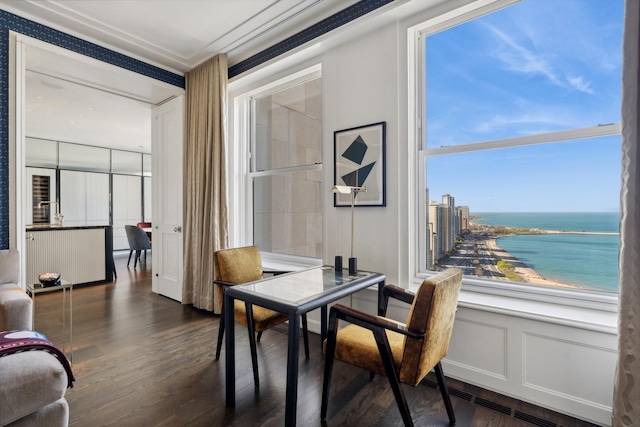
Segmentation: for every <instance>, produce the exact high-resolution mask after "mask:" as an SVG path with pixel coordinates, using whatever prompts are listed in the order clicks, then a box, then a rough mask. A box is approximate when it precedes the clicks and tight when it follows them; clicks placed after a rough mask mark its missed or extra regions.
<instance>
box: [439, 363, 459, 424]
mask: <svg viewBox="0 0 640 427" xmlns="http://www.w3.org/2000/svg"><path fill="white" fill-rule="evenodd" d="M434 370H435V371H436V378H437V379H438V386H439V387H440V393H441V394H442V400H444V406H445V408H447V415H448V416H449V425H450V426H454V425H456V416H455V414H454V413H453V406H452V405H451V398H449V390H448V389H447V386H446V385H445V383H444V373H443V372H442V365H441V364H440V362H438V364H437V365H436V366H435V367H434Z"/></svg>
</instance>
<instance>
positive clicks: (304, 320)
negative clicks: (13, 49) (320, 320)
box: [302, 313, 309, 360]
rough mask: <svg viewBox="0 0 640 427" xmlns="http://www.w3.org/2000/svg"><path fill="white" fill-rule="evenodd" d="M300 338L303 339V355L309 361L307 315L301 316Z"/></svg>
mask: <svg viewBox="0 0 640 427" xmlns="http://www.w3.org/2000/svg"><path fill="white" fill-rule="evenodd" d="M302 338H303V339H304V355H305V357H306V358H307V360H308V359H309V330H308V329H307V313H305V314H303V315H302Z"/></svg>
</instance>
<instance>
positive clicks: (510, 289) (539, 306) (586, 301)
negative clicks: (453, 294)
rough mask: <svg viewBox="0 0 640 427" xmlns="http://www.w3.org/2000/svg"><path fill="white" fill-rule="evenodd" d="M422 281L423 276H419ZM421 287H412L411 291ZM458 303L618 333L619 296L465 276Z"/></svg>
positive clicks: (560, 323) (523, 316)
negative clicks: (498, 281) (496, 281)
mask: <svg viewBox="0 0 640 427" xmlns="http://www.w3.org/2000/svg"><path fill="white" fill-rule="evenodd" d="M420 280H422V279H420ZM418 286H419V283H418V284H415V285H413V286H411V289H412V290H415V289H417V288H418ZM459 306H460V307H464V308H469V309H473V310H481V311H485V312H489V313H496V314H502V315H507V316H513V317H519V318H523V319H530V320H536V321H540V322H547V323H551V324H556V325H563V326H568V327H572V328H578V329H585V330H590V331H596V332H601V333H606V334H611V335H617V333H618V332H617V324H618V295H616V294H609V293H604V292H596V291H588V290H584V291H582V290H581V291H576V290H572V289H563V288H547V287H541V286H531V285H522V284H513V285H509V284H502V283H495V282H494V281H488V280H480V279H474V278H466V277H465V278H464V279H463V282H462V290H461V292H460V298H459Z"/></svg>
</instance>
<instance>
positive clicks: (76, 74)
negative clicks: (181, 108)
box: [10, 33, 184, 277]
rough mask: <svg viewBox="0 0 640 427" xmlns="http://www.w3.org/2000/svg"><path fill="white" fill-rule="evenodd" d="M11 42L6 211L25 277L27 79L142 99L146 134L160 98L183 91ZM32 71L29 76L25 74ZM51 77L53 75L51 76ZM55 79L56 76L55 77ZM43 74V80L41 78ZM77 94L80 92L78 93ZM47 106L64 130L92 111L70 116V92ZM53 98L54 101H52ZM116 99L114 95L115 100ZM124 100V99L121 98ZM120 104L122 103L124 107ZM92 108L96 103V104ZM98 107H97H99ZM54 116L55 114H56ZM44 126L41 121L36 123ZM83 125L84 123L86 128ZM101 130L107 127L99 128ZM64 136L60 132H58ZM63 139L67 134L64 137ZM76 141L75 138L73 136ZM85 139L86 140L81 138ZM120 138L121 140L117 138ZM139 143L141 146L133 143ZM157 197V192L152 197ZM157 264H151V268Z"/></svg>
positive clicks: (44, 47) (44, 46)
mask: <svg viewBox="0 0 640 427" xmlns="http://www.w3.org/2000/svg"><path fill="white" fill-rule="evenodd" d="M10 42H11V46H12V47H13V49H14V52H15V55H14V56H13V57H12V58H11V62H12V63H11V70H12V71H14V72H12V73H11V75H12V77H14V82H13V83H14V84H12V85H11V87H12V88H15V92H14V99H13V101H14V102H11V103H10V104H11V106H12V107H13V111H12V112H13V116H14V118H15V121H14V122H13V124H14V126H13V127H12V128H13V132H14V136H15V137H14V138H12V140H13V141H16V143H15V145H13V146H12V147H11V148H10V164H11V168H10V170H11V172H10V175H11V176H10V187H11V202H12V204H11V206H12V209H11V213H10V241H11V246H12V247H16V248H17V249H18V250H20V253H21V257H22V260H21V271H22V277H25V265H26V254H25V238H26V232H25V225H26V217H27V215H26V214H27V209H28V203H27V191H26V190H27V182H26V181H27V179H26V173H25V151H26V149H25V139H26V137H27V127H26V123H27V120H28V116H29V114H30V112H29V111H27V110H26V94H27V88H28V85H29V84H34V83H36V81H38V82H37V84H42V85H43V87H44V88H45V89H47V90H53V91H55V90H56V89H57V88H56V86H57V84H56V82H62V83H64V84H65V85H70V84H72V85H73V87H74V88H75V89H76V90H77V91H78V92H82V91H83V90H86V89H91V90H92V91H94V92H96V93H103V94H104V95H105V97H106V96H107V95H108V97H109V98H111V99H112V100H117V99H120V100H121V102H123V103H125V102H126V103H128V104H132V103H133V104H137V105H145V106H146V108H147V110H148V115H147V116H146V119H147V120H145V122H146V123H147V126H148V127H149V128H148V129H147V132H148V134H151V133H152V132H151V129H150V127H151V126H152V123H153V120H152V118H151V117H152V111H153V109H154V107H155V106H157V105H160V104H163V103H164V102H166V101H168V100H171V99H173V98H175V97H179V96H181V95H183V94H184V90H183V89H182V88H180V87H177V86H174V85H171V84H168V83H164V82H161V81H158V80H155V79H153V78H150V77H146V76H143V75H141V74H138V73H135V72H133V71H129V70H126V69H123V68H120V67H116V66H114V65H110V64H106V63H103V62H101V61H98V60H95V59H93V58H89V57H86V56H84V55H80V54H77V53H75V52H71V51H69V50H66V49H63V48H60V47H57V46H53V45H50V44H48V43H45V42H42V41H40V40H36V39H33V38H31V37H27V36H24V35H21V34H17V33H11V37H10ZM29 74H30V75H31V76H32V77H31V78H29V77H28V75H29ZM33 76H42V77H45V79H43V81H39V80H40V79H36V78H33ZM52 79H53V80H52ZM56 79H57V80H56ZM44 80H46V81H47V84H45V82H44ZM76 96H78V94H76ZM49 102H50V103H51V105H49V110H50V111H58V112H60V111H62V112H64V113H65V114H63V116H64V117H63V118H61V119H59V120H58V122H59V123H58V124H60V123H62V122H65V124H66V125H67V126H68V127H69V128H68V129H67V130H70V129H71V130H73V125H74V123H71V122H72V121H73V120H74V119H75V120H76V121H77V122H76V123H75V124H77V125H78V126H77V128H81V125H82V124H83V123H82V122H83V121H84V120H88V116H89V114H90V111H87V112H86V116H85V117H81V116H82V113H78V112H77V111H75V112H74V114H75V116H74V117H71V116H70V115H69V114H68V113H70V112H71V111H74V106H73V103H72V101H71V100H70V99H69V98H64V99H63V100H62V101H61V100H60V99H59V100H55V99H54V98H52V99H50V100H49ZM56 102H57V104H56ZM113 102H117V101H113ZM121 105H124V104H121ZM123 108H124V107H123ZM96 112H98V111H97V109H96ZM98 113H100V112H98ZM102 113H103V115H102V117H101V118H102V119H103V121H108V119H109V115H108V114H107V113H106V112H105V111H103V112H102ZM54 121H55V118H54ZM40 125H41V127H42V128H44V125H43V124H40ZM85 131H86V129H85ZM97 132H98V133H101V134H104V133H105V131H102V132H101V131H99V130H98V131H97ZM58 139H63V138H58ZM63 140H67V141H68V138H64V139H63ZM74 142H77V141H74ZM84 142H85V143H86V142H88V141H84ZM115 142H117V143H119V144H122V143H123V141H120V140H118V141H115ZM148 145H149V148H148V149H149V152H151V150H152V148H151V146H152V144H151V140H149V141H148ZM136 148H140V147H136ZM152 198H154V199H155V197H152ZM155 268H156V266H154V270H155Z"/></svg>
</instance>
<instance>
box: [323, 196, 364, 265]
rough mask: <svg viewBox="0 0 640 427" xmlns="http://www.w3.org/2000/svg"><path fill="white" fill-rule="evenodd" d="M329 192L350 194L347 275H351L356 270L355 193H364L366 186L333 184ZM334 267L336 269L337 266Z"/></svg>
mask: <svg viewBox="0 0 640 427" xmlns="http://www.w3.org/2000/svg"><path fill="white" fill-rule="evenodd" d="M331 192H332V193H336V194H351V256H350V257H349V275H350V276H352V275H355V274H356V273H357V271H358V260H357V259H356V258H355V257H354V256H353V211H354V207H355V200H356V193H366V192H367V187H351V186H349V185H334V186H333V188H332V189H331ZM336 269H338V268H337V266H336Z"/></svg>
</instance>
